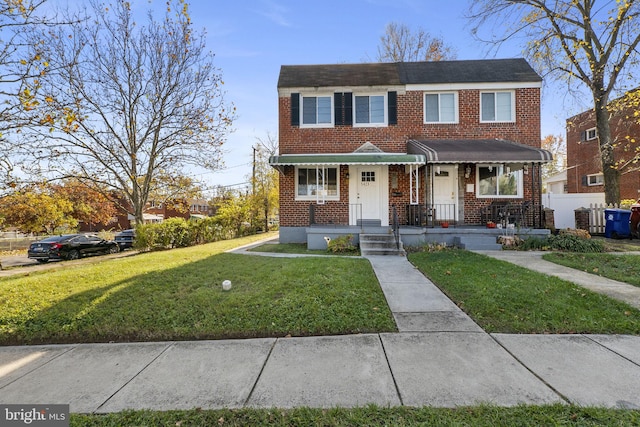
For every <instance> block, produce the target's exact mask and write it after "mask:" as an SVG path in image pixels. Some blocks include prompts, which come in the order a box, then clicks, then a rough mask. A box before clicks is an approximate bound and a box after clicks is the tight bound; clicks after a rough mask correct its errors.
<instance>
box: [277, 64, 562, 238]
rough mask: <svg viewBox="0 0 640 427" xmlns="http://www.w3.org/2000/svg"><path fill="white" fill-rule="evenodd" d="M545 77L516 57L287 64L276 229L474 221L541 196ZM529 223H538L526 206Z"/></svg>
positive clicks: (295, 234) (545, 157)
mask: <svg viewBox="0 0 640 427" xmlns="http://www.w3.org/2000/svg"><path fill="white" fill-rule="evenodd" d="M541 83H542V79H541V78H540V76H539V75H538V74H536V73H535V71H534V70H533V69H532V68H531V67H530V65H529V64H528V63H527V62H526V61H525V60H524V59H502V60H478V61H442V62H414V63H370V64H367V63H364V64H332V65H292V66H289V65H285V66H282V67H281V70H280V77H279V80H278V97H279V98H278V99H279V101H278V104H279V150H280V151H279V153H278V155H276V156H273V157H272V158H271V159H270V164H271V165H272V166H273V167H275V168H277V169H278V170H279V171H280V173H281V176H280V240H281V241H283V242H303V241H305V235H306V233H307V230H308V229H309V227H314V226H317V225H324V226H334V227H350V226H351V227H353V226H362V225H367V226H379V227H383V228H384V227H390V226H391V224H392V222H393V219H394V212H396V213H397V216H398V219H399V223H400V225H402V226H417V227H429V226H434V225H443V224H446V225H448V224H451V225H458V226H463V225H483V224H484V223H485V222H486V221H487V219H491V218H492V217H491V216H487V212H491V211H488V208H489V207H490V206H491V205H492V203H494V204H495V203H502V204H503V205H507V204H509V205H512V206H517V207H522V206H526V207H527V208H528V209H529V210H528V212H529V213H534V212H535V210H536V209H538V208H539V207H540V197H541V168H540V166H541V164H543V163H546V162H549V161H551V160H552V158H551V154H550V153H549V152H548V151H546V150H543V149H541V148H540V144H541V137H540V87H541ZM527 225H528V226H540V225H541V224H540V217H539V215H531V217H530V221H529V224H527Z"/></svg>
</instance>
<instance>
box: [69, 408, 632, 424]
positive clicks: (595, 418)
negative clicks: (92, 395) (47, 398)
mask: <svg viewBox="0 0 640 427" xmlns="http://www.w3.org/2000/svg"><path fill="white" fill-rule="evenodd" d="M134 425H135V426H143V425H144V426H182V427H188V426H218V425H219V426H418V425H420V426H476V427H482V426H486V427H489V426H490V427H495V426H522V427H527V426H536V427H538V426H580V427H582V426H586V427H588V426H604V425H606V426H638V425H640V411H632V410H620V409H600V408H579V407H575V406H569V405H549V406H516V407H512V408H499V407H495V406H475V407H461V408H455V409H447V408H430V407H424V408H408V407H394V408H382V407H378V406H367V407H364V408H353V409H342V408H332V409H309V408H296V409H233V410H230V409H224V410H204V411H203V410H191V411H169V412H153V411H127V412H121V413H116V414H108V415H76V414H72V415H71V426H95V427H112V426H113V427H115V426H134Z"/></svg>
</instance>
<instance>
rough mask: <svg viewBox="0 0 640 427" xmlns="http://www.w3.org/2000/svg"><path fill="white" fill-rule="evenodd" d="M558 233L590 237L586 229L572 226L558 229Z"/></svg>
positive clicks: (583, 237) (584, 237)
mask: <svg viewBox="0 0 640 427" xmlns="http://www.w3.org/2000/svg"><path fill="white" fill-rule="evenodd" d="M558 234H560V235H568V236H576V237H580V238H582V239H590V238H591V234H589V232H588V231H587V230H581V229H574V228H565V229H564V230H560V231H559V233H558Z"/></svg>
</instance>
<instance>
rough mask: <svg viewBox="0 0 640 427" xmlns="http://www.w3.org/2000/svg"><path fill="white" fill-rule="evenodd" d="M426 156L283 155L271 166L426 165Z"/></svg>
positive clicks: (273, 159)
mask: <svg viewBox="0 0 640 427" xmlns="http://www.w3.org/2000/svg"><path fill="white" fill-rule="evenodd" d="M425 162H426V157H425V155H424V154H402V153H345V154H282V155H279V156H271V157H270V158H269V164H270V165H271V166H274V167H277V166H317V165H424V164H425Z"/></svg>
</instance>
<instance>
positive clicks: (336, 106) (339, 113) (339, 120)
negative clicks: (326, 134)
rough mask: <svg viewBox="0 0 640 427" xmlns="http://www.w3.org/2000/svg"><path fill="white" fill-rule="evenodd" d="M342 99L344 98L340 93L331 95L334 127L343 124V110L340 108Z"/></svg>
mask: <svg viewBox="0 0 640 427" xmlns="http://www.w3.org/2000/svg"><path fill="white" fill-rule="evenodd" d="M343 97H344V94H343V93H341V92H336V93H334V94H333V112H334V119H333V123H334V124H335V125H336V126H339V125H343V124H344V109H343V108H342V107H343V105H342V98H343Z"/></svg>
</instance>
